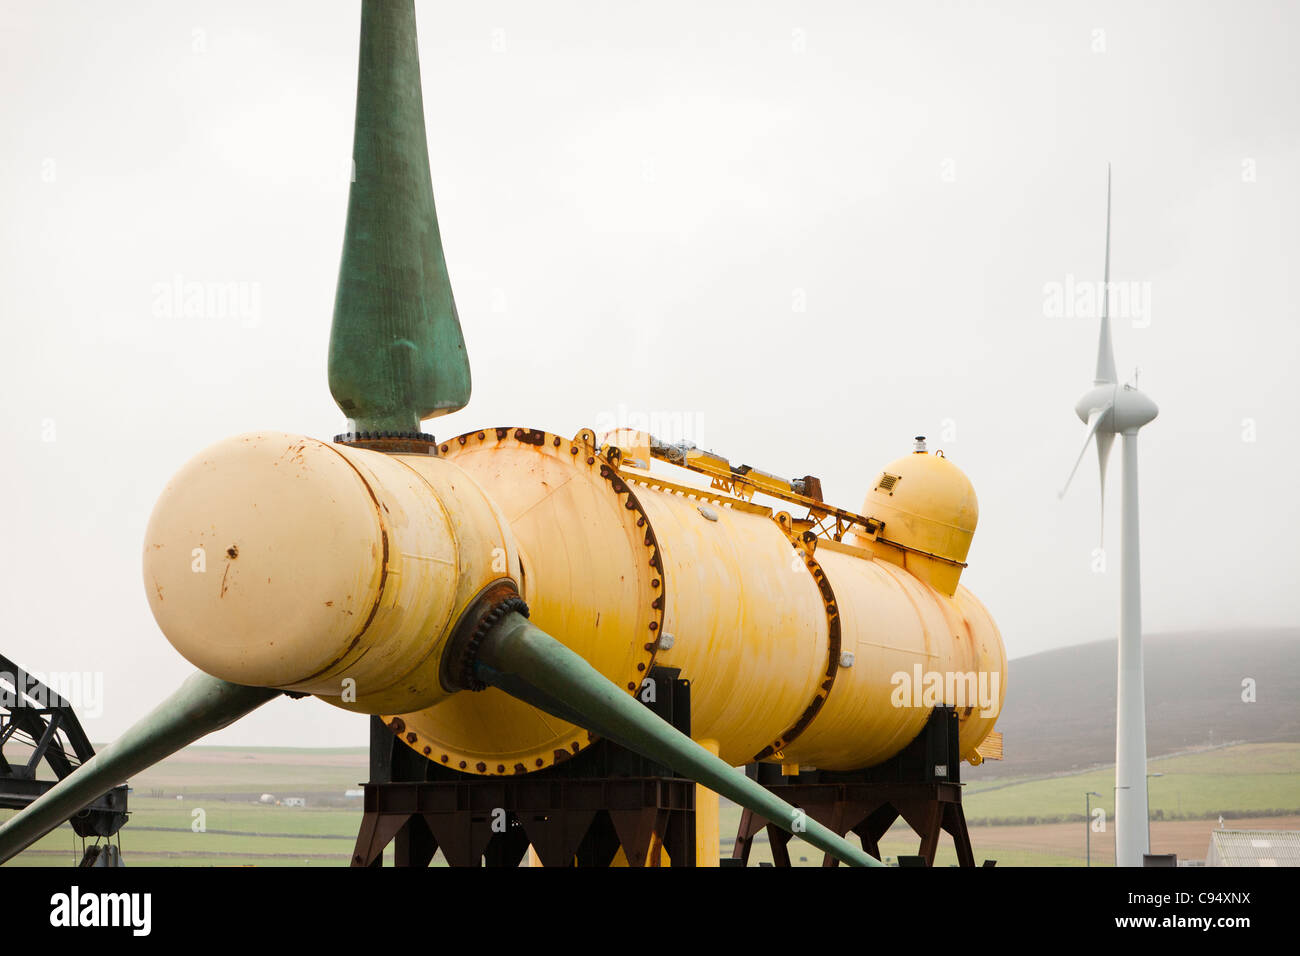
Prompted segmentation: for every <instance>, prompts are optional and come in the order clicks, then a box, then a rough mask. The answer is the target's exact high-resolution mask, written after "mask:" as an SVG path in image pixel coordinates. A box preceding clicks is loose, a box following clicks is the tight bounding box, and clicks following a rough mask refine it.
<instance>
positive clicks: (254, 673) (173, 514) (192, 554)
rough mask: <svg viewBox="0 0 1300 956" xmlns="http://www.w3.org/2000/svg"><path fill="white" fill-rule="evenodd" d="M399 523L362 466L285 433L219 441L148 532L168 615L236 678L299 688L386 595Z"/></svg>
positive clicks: (151, 589) (174, 631)
mask: <svg viewBox="0 0 1300 956" xmlns="http://www.w3.org/2000/svg"><path fill="white" fill-rule="evenodd" d="M385 546H386V542H385V535H384V532H383V529H382V527H381V523H380V518H379V515H378V514H377V509H376V503H375V499H374V497H373V495H372V494H371V493H370V491H369V489H368V487H367V485H366V483H365V482H364V481H363V480H362V479H361V477H360V476H359V474H358V473H357V470H356V469H355V468H354V467H353V466H352V465H351V464H350V463H349V462H348V460H347V459H345V458H344V457H343V456H342V455H341V454H339V452H337V451H335V450H334V449H333V448H332V447H331V446H329V445H328V444H326V443H324V442H321V441H318V440H316V439H313V438H306V437H304V436H300V435H289V434H285V433H283V432H269V431H268V432H257V433H253V434H247V435H240V436H237V437H234V438H230V439H227V440H225V441H222V442H218V443H217V444H215V445H213V446H211V447H210V448H208V449H207V450H205V451H203V452H202V453H200V454H199V455H197V456H196V457H195V458H193V459H192V460H191V461H189V462H188V463H187V464H186V465H185V466H184V467H183V468H182V469H181V470H180V472H179V473H178V474H177V475H176V476H175V477H174V478H173V479H172V480H171V482H170V483H168V485H167V487H166V489H165V490H164V491H163V494H162V497H161V498H159V500H158V503H157V505H155V507H154V511H153V515H152V517H151V518H150V520H149V526H148V530H147V531H146V535H145V548H144V583H145V589H146V592H147V594H148V598H149V606H150V608H151V610H152V611H153V615H154V618H155V620H157V622H158V626H159V627H160V628H161V629H162V632H163V634H164V635H166V637H167V639H168V640H169V641H170V642H171V643H172V645H173V646H174V647H175V648H176V650H177V651H179V652H180V653H181V654H182V655H183V656H184V657H185V658H186V659H187V660H188V661H190V662H191V663H192V664H194V665H195V666H196V667H198V668H200V669H201V670H204V671H206V672H207V673H209V674H212V675H213V676H216V677H220V678H222V679H223V680H228V681H231V682H233V683H238V684H247V685H253V686H265V687H292V686H294V685H298V684H302V683H303V682H306V681H310V679H311V678H312V677H313V676H315V675H319V674H321V673H324V672H326V671H329V670H330V669H331V668H332V667H333V666H334V665H335V664H337V663H338V662H339V661H340V660H341V659H342V658H344V657H345V656H346V655H347V654H348V652H349V649H350V648H351V647H353V646H355V643H356V641H357V640H358V639H359V635H360V634H361V633H362V632H363V631H364V630H365V628H366V626H367V623H368V621H369V618H370V617H371V615H372V614H373V613H374V610H375V608H376V607H377V602H378V599H379V596H380V594H381V592H382V587H383V582H382V578H383V575H384V567H385V553H384V551H385Z"/></svg>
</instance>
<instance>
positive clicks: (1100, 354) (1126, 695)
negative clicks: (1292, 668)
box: [1061, 167, 1158, 866]
mask: <svg viewBox="0 0 1300 956" xmlns="http://www.w3.org/2000/svg"><path fill="white" fill-rule="evenodd" d="M1105 269H1106V271H1105V287H1104V289H1103V290H1102V295H1101V297H1100V298H1101V334H1100V337H1099V339H1098V342H1097V373H1096V376H1095V377H1094V378H1093V382H1092V384H1093V387H1092V390H1091V391H1089V392H1088V393H1087V394H1086V395H1084V396H1083V398H1081V399H1079V401H1078V403H1077V404H1076V405H1075V406H1074V410H1075V412H1076V413H1077V414H1078V416H1079V418H1080V419H1082V420H1083V422H1084V423H1085V424H1086V425H1087V426H1088V435H1087V437H1086V438H1085V439H1084V442H1083V450H1082V451H1080V452H1079V457H1078V459H1076V461H1075V463H1074V469H1073V470H1072V471H1071V472H1070V477H1069V478H1067V479H1066V481H1065V488H1062V489H1061V495H1062V496H1064V495H1065V491H1066V489H1068V488H1069V487H1070V481H1071V480H1073V478H1074V474H1075V472H1077V471H1078V470H1079V463H1080V462H1082V461H1083V456H1084V454H1085V453H1086V452H1087V451H1088V445H1089V443H1091V442H1092V441H1093V440H1094V439H1096V442H1097V462H1098V465H1099V466H1100V474H1101V493H1102V515H1103V518H1104V515H1105V493H1106V461H1107V459H1108V458H1109V457H1110V449H1111V445H1112V444H1114V441H1115V436H1116V435H1119V436H1120V437H1121V438H1122V439H1123V442H1122V447H1121V451H1120V456H1121V459H1122V461H1123V470H1124V485H1123V491H1122V494H1121V516H1120V522H1121V531H1120V536H1121V547H1120V591H1119V678H1118V687H1117V692H1116V715H1115V716H1116V719H1115V865H1116V866H1141V865H1142V855H1143V854H1144V853H1147V852H1149V850H1150V848H1149V846H1148V843H1147V821H1148V816H1147V812H1148V811H1147V791H1146V765H1147V722H1146V701H1145V695H1144V693H1143V679H1142V579H1141V568H1140V566H1139V541H1138V535H1139V529H1138V514H1139V511H1138V430H1139V429H1141V428H1142V426H1143V425H1146V424H1148V423H1149V422H1151V421H1152V420H1153V419H1154V418H1155V417H1156V414H1157V412H1158V409H1157V408H1156V403H1155V402H1153V401H1151V399H1150V398H1148V397H1147V396H1146V395H1144V394H1143V393H1142V392H1141V391H1139V390H1138V388H1137V386H1136V385H1120V384H1119V382H1118V376H1116V374H1115V350H1114V347H1113V346H1112V344H1111V336H1110V168H1109V167H1107V170H1106V267H1105Z"/></svg>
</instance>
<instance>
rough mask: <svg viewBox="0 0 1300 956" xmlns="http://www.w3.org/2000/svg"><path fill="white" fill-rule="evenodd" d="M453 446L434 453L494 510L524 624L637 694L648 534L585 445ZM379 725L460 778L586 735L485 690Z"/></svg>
mask: <svg viewBox="0 0 1300 956" xmlns="http://www.w3.org/2000/svg"><path fill="white" fill-rule="evenodd" d="M461 438H464V441H463V442H462V441H460V439H453V440H452V441H450V442H445V443H443V444H442V445H440V446H439V452H440V454H442V455H444V456H446V458H447V460H449V461H450V462H454V463H455V464H456V466H457V467H458V468H459V469H461V470H462V471H463V472H464V473H465V474H467V475H469V476H471V477H472V478H473V479H474V481H475V482H477V483H478V484H479V485H480V486H481V487H483V488H484V489H485V490H486V491H487V492H488V494H490V495H491V496H492V498H493V499H494V500H495V501H497V502H498V503H499V504H500V505H501V507H502V510H503V511H504V513H505V516H506V519H507V520H508V521H509V523H510V527H511V529H512V531H513V533H514V535H515V539H516V540H517V541H518V542H519V548H520V551H521V553H522V556H523V557H522V561H523V576H522V579H521V581H520V584H521V586H520V593H521V596H522V597H523V598H524V600H525V601H527V602H528V607H529V612H530V613H529V619H530V620H532V621H533V622H534V623H535V624H536V625H537V626H538V627H540V628H541V629H542V630H544V631H546V632H547V633H548V634H551V635H553V636H554V637H555V638H556V640H559V641H561V642H563V643H564V644H565V645H566V646H568V647H569V648H570V649H572V650H574V651H576V652H577V653H579V654H581V655H582V656H583V657H584V658H586V660H587V661H588V663H590V664H591V665H592V666H593V667H594V668H596V670H598V671H599V672H600V673H601V674H603V675H604V676H605V677H607V678H608V679H609V680H611V681H613V682H614V683H615V684H617V685H618V686H620V687H622V688H624V689H625V690H627V691H628V693H633V692H635V691H637V690H638V689H639V688H640V686H641V682H642V681H643V680H644V679H645V677H646V675H647V672H648V671H649V669H650V666H651V662H652V660H653V658H654V648H655V644H656V642H657V641H658V639H659V635H660V634H661V633H662V626H663V601H664V598H663V595H664V581H663V577H664V575H663V573H662V570H661V569H660V568H659V567H658V565H659V551H658V546H657V545H656V543H655V539H654V535H653V533H652V532H651V528H650V524H649V522H648V521H647V520H646V518H645V516H644V514H643V513H642V512H641V511H640V510H639V505H638V504H637V501H636V498H635V496H633V495H632V493H631V489H630V488H629V487H628V486H627V484H626V482H624V481H623V479H622V478H621V477H620V476H619V475H618V473H617V472H616V471H615V470H614V469H613V468H611V467H610V466H609V465H608V463H607V462H605V460H604V459H603V458H601V457H600V456H599V455H597V454H596V451H595V448H594V447H593V445H594V441H595V437H594V435H591V434H590V433H587V434H586V441H583V440H581V439H579V440H571V439H567V438H561V437H560V436H558V435H551V434H547V433H544V432H536V431H531V430H527V429H518V428H509V429H506V428H502V429H492V428H489V429H484V430H483V431H478V432H470V433H469V434H467V435H463V436H461ZM388 719H389V726H392V727H394V729H396V730H398V732H399V735H400V736H401V739H402V740H404V741H406V742H407V743H408V744H409V745H410V746H411V747H413V748H414V749H416V750H417V751H419V752H420V753H423V754H425V755H426V756H427V757H429V758H430V759H431V760H434V761H436V762H438V763H441V764H444V765H446V766H450V767H452V768H453V769H456V770H463V771H467V772H470V773H483V774H515V773H523V772H525V771H532V770H538V769H541V768H542V767H547V766H550V765H552V764H554V763H555V762H556V761H557V760H565V759H567V758H569V757H571V756H572V755H573V754H575V753H578V752H579V751H581V750H583V749H585V748H586V747H587V746H588V744H589V743H590V742H591V737H590V735H589V734H588V733H587V731H585V730H582V729H580V728H578V727H575V726H574V725H573V724H571V723H568V722H566V721H562V720H559V719H558V718H555V717H552V716H550V715H549V714H544V713H542V712H541V711H539V710H537V709H536V708H534V707H531V706H529V705H528V704H525V703H522V702H521V701H519V700H518V699H516V698H514V697H511V696H509V695H508V694H506V693H504V692H502V691H500V690H497V689H496V688H488V689H487V690H484V691H481V692H479V693H470V692H462V693H459V694H457V695H455V696H454V697H451V698H450V699H448V700H445V701H443V702H441V703H439V704H437V705H435V706H433V707H430V708H427V709H423V710H421V711H419V712H414V713H402V714H399V715H398V716H397V717H396V718H395V719H394V718H391V717H390V718H388Z"/></svg>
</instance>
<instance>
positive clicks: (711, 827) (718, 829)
mask: <svg viewBox="0 0 1300 956" xmlns="http://www.w3.org/2000/svg"><path fill="white" fill-rule="evenodd" d="M697 742H698V743H699V745H700V746H701V747H703V748H704V749H705V750H707V751H708V752H709V753H711V754H713V756H715V757H716V756H718V742H717V741H716V740H712V739H708V738H706V739H704V740H700V741H697ZM721 843H722V822H721V810H720V807H719V805H718V795H717V794H716V793H714V792H713V791H712V790H710V789H709V788H708V787H706V786H704V785H702V784H698V783H697V784H696V785H695V865H696V866H697V867H717V866H720V865H721V864H720V863H719V862H718V861H719V857H720V855H721Z"/></svg>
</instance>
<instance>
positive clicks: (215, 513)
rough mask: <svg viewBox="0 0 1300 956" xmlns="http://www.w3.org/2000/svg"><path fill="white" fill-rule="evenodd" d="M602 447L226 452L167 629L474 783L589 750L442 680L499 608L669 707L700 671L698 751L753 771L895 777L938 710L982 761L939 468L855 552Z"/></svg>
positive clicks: (533, 714) (958, 514)
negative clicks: (489, 601) (470, 635)
mask: <svg viewBox="0 0 1300 956" xmlns="http://www.w3.org/2000/svg"><path fill="white" fill-rule="evenodd" d="M597 448H598V443H597V441H596V438H595V436H594V434H592V433H591V432H590V431H585V430H584V431H583V432H581V433H579V435H578V436H577V437H575V438H573V439H567V438H562V437H560V436H558V435H553V434H550V433H546V432H541V431H536V430H530V429H522V428H492V429H484V430H482V431H478V432H470V433H468V434H466V435H462V436H460V437H458V438H456V439H452V440H450V441H447V442H443V443H442V444H440V445H439V446H438V447H437V455H436V456H435V455H429V454H384V453H380V452H377V451H368V450H365V449H362V448H357V447H350V446H345V445H339V444H329V443H325V442H320V441H316V440H314V439H309V438H303V437H300V436H294V435H285V434H281V433H275V432H268V433H260V434H255V435H245V436H240V437H238V438H234V439H230V440H228V441H226V442H222V443H220V444H218V445H215V446H213V447H212V448H210V449H208V450H207V451H205V452H203V453H202V454H200V455H199V456H198V457H196V458H195V459H194V460H193V461H191V462H190V463H189V464H188V465H187V466H186V467H185V468H184V469H183V470H182V471H181V472H180V474H178V475H177V476H176V478H175V479H173V481H172V482H171V484H169V485H168V488H167V490H166V491H165V492H164V494H163V496H162V498H161V500H160V501H159V503H158V505H157V507H156V509H155V512H154V515H153V518H152V520H151V522H150V525H149V530H148V536H147V540H146V547H145V581H146V585H147V587H148V591H149V597H150V605H151V607H152V609H153V612H154V615H155V617H156V618H157V620H158V623H159V625H160V626H161V627H162V630H163V632H164V633H165V634H166V635H167V637H168V638H169V639H170V640H171V641H172V643H173V644H174V645H175V646H176V648H177V649H178V650H179V651H180V652H181V653H182V654H183V655H184V656H185V657H187V658H188V659H189V660H190V661H192V662H193V663H194V664H196V665H197V666H199V667H200V668H202V669H203V670H205V671H207V672H208V673H210V674H213V675H215V676H217V677H221V678H223V679H225V680H229V681H232V682H234V683H240V684H253V685H264V686H270V687H280V688H284V689H287V690H294V691H301V692H306V693H312V694H316V695H317V696H320V697H322V698H323V699H325V700H326V701H328V702H330V703H333V704H336V705H338V706H342V707H346V708H348V709H350V710H355V711H359V712H364V713H378V714H384V715H388V716H386V717H385V719H386V721H387V723H388V725H389V726H390V727H391V728H392V729H393V730H394V732H395V733H397V734H398V735H399V736H400V737H401V739H402V740H403V741H404V742H405V743H406V744H407V745H409V746H410V747H412V748H414V749H415V750H416V751H418V752H419V753H422V754H423V755H425V756H426V757H428V758H429V759H430V760H433V761H435V762H437V763H440V764H442V765H445V766H449V767H452V768H454V769H457V770H462V771H465V772H469V773H478V774H518V773H526V772H531V771H534V770H538V769H541V768H544V767H547V766H550V765H552V764H554V763H556V762H558V761H561V760H565V759H567V758H569V757H571V756H573V755H574V754H576V753H578V752H579V751H581V750H583V749H584V748H585V747H586V746H588V744H589V743H590V742H591V740H592V739H593V738H592V736H591V734H589V733H588V732H587V731H586V730H583V729H582V728H580V727H578V726H575V725H574V724H571V723H568V722H566V721H564V720H561V719H559V718H556V717H554V716H552V715H550V714H545V713H542V712H541V711H539V710H537V709H536V708H534V707H532V706H531V705H529V704H526V703H523V702H522V701H520V700H519V699H517V698H515V697H512V696H510V695H508V694H506V693H504V692H503V691H500V690H498V689H496V688H492V687H489V688H487V689H485V690H482V691H478V692H475V691H470V690H460V689H459V688H460V687H462V686H468V685H467V684H466V683H465V682H464V681H457V680H456V679H455V675H451V676H450V677H449V673H448V670H447V667H446V662H447V660H452V659H453V658H454V659H457V660H459V659H460V658H462V657H464V655H465V648H466V647H467V646H468V647H469V648H470V650H469V652H468V653H469V654H470V656H471V657H472V652H473V651H472V647H473V641H472V640H471V641H470V644H469V645H466V644H465V635H466V633H467V632H466V627H467V625H466V622H469V624H474V623H475V621H476V619H477V618H476V615H478V614H480V613H481V612H482V604H483V602H482V601H481V600H476V599H479V598H481V597H482V596H483V595H484V594H485V593H490V594H496V593H497V589H500V588H501V587H502V586H503V585H508V587H509V589H512V590H517V591H518V593H519V595H520V596H521V597H522V598H523V599H524V600H525V601H526V602H527V604H528V606H529V609H530V617H531V619H532V622H533V623H534V624H536V625H537V626H538V627H539V628H541V629H542V630H543V631H545V632H547V633H549V634H551V635H553V636H554V637H555V638H556V639H558V640H559V641H561V642H563V643H564V644H566V645H567V646H568V647H569V648H570V649H572V650H573V651H575V652H577V653H578V654H580V655H582V657H583V658H585V659H586V660H587V661H588V662H589V663H590V664H591V665H592V666H593V667H594V668H595V669H596V670H597V671H599V672H600V673H601V674H602V675H604V676H605V677H606V678H607V679H609V680H610V681H612V682H613V683H615V684H616V685H617V686H619V687H621V688H623V689H624V690H625V691H626V692H627V693H629V694H635V695H638V696H641V697H643V698H647V699H648V695H650V694H655V693H658V692H661V690H662V691H666V688H664V689H660V688H656V687H655V686H654V685H653V682H652V681H649V680H648V678H649V672H650V670H651V668H652V667H653V666H655V665H656V664H658V665H664V666H667V667H673V668H678V669H679V670H680V672H681V676H682V677H684V678H686V679H688V680H689V681H691V685H692V696H691V711H692V714H691V716H692V734H693V736H694V737H695V738H696V739H698V740H704V739H707V740H709V741H711V742H716V747H717V751H718V753H719V755H720V756H721V757H722V758H723V759H724V760H726V761H728V762H730V763H732V764H741V763H746V762H749V761H753V760H772V761H783V762H785V763H787V764H790V765H798V766H800V767H818V768H821V769H826V770H849V769H857V768H860V767H866V766H872V765H874V764H876V763H879V762H881V761H883V760H885V759H887V758H889V757H891V756H893V755H894V754H896V753H898V752H899V751H900V750H902V749H903V748H904V747H905V746H906V745H907V744H908V743H909V742H910V741H911V740H913V739H914V738H915V737H916V736H917V734H918V733H920V731H921V729H922V728H923V727H924V725H925V722H926V720H927V719H928V717H929V715H930V713H931V711H932V710H933V708H934V706H936V705H937V704H948V705H952V706H955V707H957V708H958V713H959V720H960V751H961V755H962V756H963V757H965V758H967V759H971V760H973V761H978V759H979V757H978V755H977V754H976V747H977V746H978V745H979V743H980V742H981V741H982V740H983V739H984V737H985V736H986V735H987V734H988V733H989V732H990V731H991V730H992V728H993V724H994V721H995V720H996V715H997V712H998V710H999V709H1000V706H1001V702H1002V698H1003V695H1004V693H1005V680H1004V675H1005V670H1006V656H1005V651H1004V649H1003V646H1002V641H1001V638H1000V636H999V635H998V632H997V628H996V626H995V625H994V623H993V620H992V618H991V617H990V616H989V614H988V612H987V611H986V610H985V609H984V607H983V606H982V605H981V604H979V602H978V601H976V600H975V599H974V597H973V596H972V595H970V593H969V592H968V591H966V590H965V589H964V588H960V587H958V581H957V577H958V576H959V575H960V573H961V569H962V567H964V560H965V557H966V552H967V549H968V548H969V545H970V539H971V535H972V534H973V531H974V526H975V518H976V515H977V513H978V511H977V506H976V504H975V499H974V492H973V490H972V489H971V488H970V483H969V482H968V481H967V480H966V478H965V476H964V475H962V474H961V472H960V471H959V470H958V469H956V468H955V467H954V466H952V465H951V464H950V463H948V462H947V461H946V460H944V459H943V458H941V457H939V456H937V455H928V454H914V455H911V456H908V457H907V458H906V459H901V460H900V461H899V462H895V463H893V464H891V465H890V466H888V467H887V468H886V472H885V476H882V478H881V479H880V480H879V481H878V482H877V485H876V488H875V489H873V491H872V492H871V494H870V495H869V496H868V508H867V509H865V510H866V512H867V515H868V516H869V517H870V518H871V519H874V520H872V521H868V522H866V524H865V525H861V524H860V525H858V527H860V528H862V529H863V531H862V535H861V537H859V538H858V539H856V540H850V541H847V542H845V543H840V542H839V541H835V540H829V539H826V538H817V537H815V536H814V535H812V534H810V533H809V532H808V531H807V530H806V523H804V524H803V525H801V524H800V522H798V521H795V520H793V519H791V518H790V516H789V515H788V514H785V513H773V511H772V509H770V508H767V507H764V506H762V505H759V504H756V503H754V502H752V501H750V500H748V499H747V498H744V497H738V496H736V495H734V494H730V493H728V492H727V491H726V490H725V489H719V488H717V487H713V488H704V487H699V486H698V481H697V480H696V479H695V478H694V477H693V473H690V474H688V473H686V472H684V471H683V470H682V469H675V468H674V469H669V471H670V472H671V476H668V475H664V474H661V473H660V472H658V471H654V472H652V471H650V470H649V469H648V468H646V467H642V466H643V465H645V464H648V462H649V458H650V457H651V455H650V451H649V445H648V444H647V445H646V447H644V448H641V447H639V446H636V452H637V453H636V454H635V455H632V456H629V460H628V461H623V460H622V459H621V458H620V456H619V455H616V454H614V453H613V452H611V451H610V450H609V449H606V450H605V452H604V453H602V452H601V451H598V450H597ZM715 457H716V456H715ZM717 460H718V461H722V459H717ZM678 472H682V473H681V474H678ZM747 473H748V472H744V471H741V472H737V474H738V475H744V474H747ZM888 476H893V480H892V482H891V481H889V480H887V478H888ZM772 481H778V480H777V479H772ZM693 482H694V483H693ZM714 484H715V485H716V484H717V481H716V480H715V482H714ZM891 484H892V487H885V486H886V485H891ZM891 491H892V492H893V494H892V496H891V495H890V492H891ZM791 500H800V499H799V497H798V495H795V496H794V497H793V498H792V499H791ZM882 522H883V524H882ZM205 561H206V566H205ZM472 630H473V629H472V628H470V631H471V632H472ZM452 644H454V645H455V647H456V648H457V649H456V650H455V651H454V652H453V653H450V654H449V652H448V648H449V646H450V645H452ZM444 658H445V659H444ZM349 691H350V692H349ZM711 746H712V743H711Z"/></svg>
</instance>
